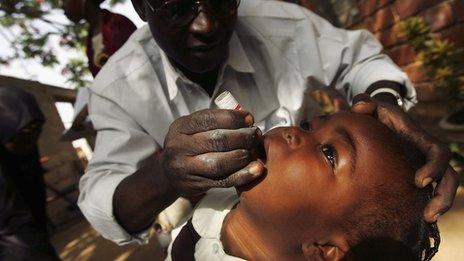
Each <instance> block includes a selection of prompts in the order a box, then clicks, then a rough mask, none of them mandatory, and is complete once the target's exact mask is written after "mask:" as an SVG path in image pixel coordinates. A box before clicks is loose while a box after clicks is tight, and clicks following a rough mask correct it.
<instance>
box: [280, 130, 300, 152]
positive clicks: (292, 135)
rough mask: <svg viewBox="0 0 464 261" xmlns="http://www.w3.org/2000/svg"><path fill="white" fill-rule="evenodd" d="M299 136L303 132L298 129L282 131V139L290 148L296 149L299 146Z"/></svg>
mask: <svg viewBox="0 0 464 261" xmlns="http://www.w3.org/2000/svg"><path fill="white" fill-rule="evenodd" d="M301 135H303V132H302V131H301V130H300V128H298V127H290V128H285V130H284V131H282V138H284V140H285V141H287V144H288V145H289V146H290V147H292V148H295V147H298V146H299V145H300V144H301V138H302V137H301Z"/></svg>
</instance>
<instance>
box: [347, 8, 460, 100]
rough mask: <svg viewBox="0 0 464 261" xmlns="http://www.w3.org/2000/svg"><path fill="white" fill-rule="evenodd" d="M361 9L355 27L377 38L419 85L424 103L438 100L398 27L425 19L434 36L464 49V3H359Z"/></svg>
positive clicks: (420, 95) (418, 88)
mask: <svg viewBox="0 0 464 261" xmlns="http://www.w3.org/2000/svg"><path fill="white" fill-rule="evenodd" d="M358 8H359V12H360V17H361V18H360V23H358V24H356V25H354V26H352V27H353V28H359V27H364V28H366V29H368V30H369V31H371V32H372V33H373V34H374V35H375V36H376V37H377V39H378V40H379V41H380V42H381V43H382V44H383V45H384V47H385V51H386V53H387V54H388V55H390V57H391V58H392V59H393V60H394V61H395V62H396V63H397V64H398V65H399V66H401V67H402V68H403V70H404V71H405V72H406V73H407V74H408V75H409V77H410V78H411V80H412V81H413V82H414V83H415V86H416V89H417V91H418V95H419V100H420V101H431V100H436V98H437V97H436V95H435V92H434V88H433V84H432V83H431V82H430V81H429V80H428V78H427V75H426V74H425V73H424V72H423V70H422V69H421V64H420V63H419V62H417V61H416V54H415V52H414V50H412V48H411V47H410V46H409V45H408V44H407V43H405V42H404V41H402V40H401V38H400V37H398V35H399V29H398V24H399V22H400V21H402V20H404V19H407V18H408V17H411V16H415V15H419V16H422V17H424V18H425V20H426V21H427V22H428V24H429V26H430V28H431V30H432V32H434V34H436V35H437V36H439V37H446V38H448V39H450V40H451V41H453V42H455V43H456V44H457V45H458V46H461V47H464V1H463V0H358ZM463 62H464V61H463Z"/></svg>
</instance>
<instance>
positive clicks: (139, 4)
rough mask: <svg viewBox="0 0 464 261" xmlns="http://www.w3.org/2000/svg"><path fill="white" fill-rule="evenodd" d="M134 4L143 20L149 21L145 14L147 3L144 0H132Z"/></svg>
mask: <svg viewBox="0 0 464 261" xmlns="http://www.w3.org/2000/svg"><path fill="white" fill-rule="evenodd" d="M131 1H132V6H134V9H135V11H136V12H137V14H138V15H139V16H140V19H142V20H143V21H145V22H146V21H147V18H146V14H145V3H144V1H143V0H131Z"/></svg>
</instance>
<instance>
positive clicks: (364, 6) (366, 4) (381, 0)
mask: <svg viewBox="0 0 464 261" xmlns="http://www.w3.org/2000/svg"><path fill="white" fill-rule="evenodd" d="M325 1H327V0H325ZM393 1H394V0H359V1H358V7H359V11H360V14H361V16H362V17H366V16H369V15H372V14H373V13H374V12H375V11H377V10H378V9H380V8H382V7H384V6H386V5H388V4H389V3H391V2H393Z"/></svg>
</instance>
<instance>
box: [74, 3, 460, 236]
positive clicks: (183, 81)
mask: <svg viewBox="0 0 464 261" xmlns="http://www.w3.org/2000/svg"><path fill="white" fill-rule="evenodd" d="M132 3H133V5H134V7H135V9H136V10H137V12H138V14H139V15H140V17H141V18H142V19H144V20H146V21H147V22H148V27H144V28H141V29H139V30H138V31H136V32H135V33H134V34H133V35H132V37H131V38H130V39H129V40H128V42H127V43H126V44H125V46H123V47H122V48H121V49H120V50H119V51H118V52H117V53H116V54H114V55H113V56H112V57H111V58H110V60H109V61H108V63H107V64H106V65H105V67H103V69H102V70H101V72H100V74H99V75H98V76H97V78H96V80H95V82H94V84H93V87H92V95H91V101H90V115H91V119H92V121H93V124H94V126H95V128H96V130H97V131H98V135H97V142H96V149H95V154H94V157H93V159H92V161H91V163H90V165H89V168H88V170H87V173H86V175H85V176H84V177H83V178H82V179H81V183H80V189H81V194H80V198H79V206H80V208H81V209H82V211H83V213H84V215H85V216H86V217H87V219H88V220H89V221H90V222H91V223H92V224H93V226H94V227H95V228H96V229H97V230H98V231H99V232H100V233H102V235H103V236H104V237H106V238H108V239H111V240H113V241H115V242H116V243H118V244H125V243H130V242H134V241H138V242H145V241H146V240H147V234H148V233H147V230H148V228H149V227H150V225H151V224H152V223H153V219H154V216H155V215H156V214H158V213H159V212H160V211H162V210H163V209H164V208H166V207H167V206H169V205H170V204H171V203H172V202H174V200H176V199H177V198H178V197H179V196H183V197H195V196H198V195H201V194H203V193H205V192H206V191H207V190H208V189H210V188H215V187H231V186H237V185H244V184H247V183H249V182H251V181H253V180H255V179H256V178H258V177H259V176H260V175H262V173H263V170H264V167H263V165H262V164H261V163H259V162H256V161H252V156H251V150H252V149H253V148H254V147H256V143H257V140H258V139H259V137H260V136H261V132H260V131H259V129H258V128H256V127H251V126H253V124H254V123H255V122H256V126H259V127H260V128H261V129H262V130H263V131H266V130H268V129H270V128H272V127H275V126H278V125H287V126H288V125H296V124H299V123H300V122H299V119H300V118H301V115H300V108H301V106H302V104H303V102H304V101H303V97H304V93H305V92H306V91H308V90H310V89H311V88H314V87H320V86H326V87H327V86H334V87H335V88H336V89H337V90H339V91H340V92H341V93H343V94H344V95H345V96H346V97H347V99H348V100H349V101H353V97H355V96H356V95H358V94H362V93H373V94H375V95H373V96H374V99H375V100H376V101H378V103H375V102H372V101H370V100H369V99H368V98H366V97H361V99H362V100H363V101H362V102H360V103H358V104H356V106H354V107H353V109H352V110H353V111H355V112H358V113H372V114H377V115H378V116H379V119H380V120H381V121H382V122H385V123H387V124H389V126H390V127H391V128H393V129H395V130H397V131H400V132H406V133H408V134H409V135H410V136H411V137H412V138H413V139H414V140H416V143H417V144H418V146H420V148H421V149H422V150H423V151H424V152H425V153H427V152H428V156H429V159H430V161H429V162H428V163H427V164H426V165H425V166H424V168H422V169H421V170H419V171H418V173H417V175H416V180H417V184H418V186H420V187H423V186H425V185H427V184H430V182H432V181H433V180H438V179H440V178H442V180H441V183H440V184H439V186H438V190H437V193H438V196H437V197H435V198H434V199H433V200H432V201H431V202H430V203H429V207H428V208H426V210H425V213H424V214H425V217H426V219H427V220H428V221H430V222H433V221H435V220H436V219H437V214H438V213H443V212H444V211H446V210H447V209H448V208H449V207H450V205H451V203H452V201H453V198H454V194H455V191H456V188H457V176H456V173H454V172H453V171H452V170H451V169H450V168H448V169H447V167H448V160H449V152H448V151H447V150H446V148H444V147H443V146H442V145H440V144H439V143H438V142H436V141H434V140H433V139H432V138H430V137H429V136H427V135H426V134H424V133H423V131H421V130H420V128H418V127H417V126H416V125H414V124H413V123H412V122H411V121H410V120H409V119H408V118H407V117H406V115H405V114H404V112H402V110H400V109H399V107H398V101H400V102H401V103H404V104H403V105H404V106H405V108H409V107H410V106H412V104H413V103H414V102H415V92H414V89H413V87H412V86H411V84H410V82H409V80H408V79H407V77H406V75H405V74H404V73H403V72H401V71H400V70H399V69H398V68H397V67H396V66H395V65H394V64H393V63H392V62H391V60H390V59H388V57H386V56H384V55H382V54H381V50H382V48H381V46H380V44H378V42H377V41H375V40H374V38H373V37H372V35H370V34H369V33H366V32H365V31H353V32H348V31H344V30H341V29H337V28H334V27H332V26H331V25H330V24H329V23H328V22H326V21H325V20H323V19H321V18H320V17H318V16H316V15H315V14H313V13H311V12H309V11H307V10H305V9H303V8H301V7H299V6H296V5H293V4H288V3H283V2H276V1H260V0H244V1H243V2H242V3H240V2H239V1H237V0H215V1H205V2H192V1H176V0H171V1H167V2H162V1H156V0H132ZM239 6H240V8H239V10H238V11H237V9H238V7H239ZM237 13H238V14H239V15H237ZM226 90H227V91H230V92H231V93H232V94H233V95H234V96H235V97H236V98H237V100H238V101H239V103H240V104H241V106H242V108H244V109H246V110H247V111H228V110H214V109H210V108H214V106H212V100H213V99H214V98H215V97H216V96H217V95H219V94H220V93H221V92H222V91H226ZM358 97H359V96H358ZM388 102H390V103H392V104H396V105H388V104H387V103H388ZM394 106H396V107H398V108H395V107H394ZM205 109H206V110H205ZM446 169H447V170H446ZM445 170H446V174H444V173H445ZM443 174H444V175H443Z"/></svg>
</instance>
